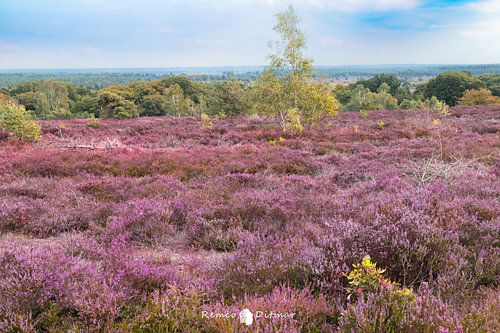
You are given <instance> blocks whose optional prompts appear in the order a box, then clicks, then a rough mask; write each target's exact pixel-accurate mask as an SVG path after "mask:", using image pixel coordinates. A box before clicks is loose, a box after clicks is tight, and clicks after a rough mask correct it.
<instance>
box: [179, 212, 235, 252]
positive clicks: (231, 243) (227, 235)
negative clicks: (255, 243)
mask: <svg viewBox="0 0 500 333" xmlns="http://www.w3.org/2000/svg"><path fill="white" fill-rule="evenodd" d="M188 233H189V239H190V244H191V245H192V246H194V247H202V248H204V249H206V250H215V251H221V252H231V251H234V250H235V249H236V247H237V246H238V243H239V242H240V239H244V236H243V230H242V227H241V221H239V220H238V219H235V218H231V219H229V220H228V221H226V220H221V219H209V220H207V219H200V220H198V221H197V222H196V224H194V225H193V226H191V227H190V228H189V230H188Z"/></svg>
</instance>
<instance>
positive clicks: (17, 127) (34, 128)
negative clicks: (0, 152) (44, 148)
mask: <svg viewBox="0 0 500 333" xmlns="http://www.w3.org/2000/svg"><path fill="white" fill-rule="evenodd" d="M0 126H1V127H4V128H5V129H6V130H7V132H9V133H10V134H11V135H12V138H14V139H17V140H21V141H37V140H39V139H40V137H41V135H42V131H41V128H40V126H39V125H38V124H37V123H35V122H34V121H33V120H32V116H31V114H30V113H29V112H28V111H26V109H25V108H24V106H20V105H15V104H4V105H1V106H0Z"/></svg>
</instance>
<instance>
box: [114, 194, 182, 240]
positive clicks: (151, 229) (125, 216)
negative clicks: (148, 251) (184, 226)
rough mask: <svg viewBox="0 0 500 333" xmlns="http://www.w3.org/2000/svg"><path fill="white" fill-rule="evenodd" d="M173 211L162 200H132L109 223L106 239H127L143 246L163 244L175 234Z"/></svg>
mask: <svg viewBox="0 0 500 333" xmlns="http://www.w3.org/2000/svg"><path fill="white" fill-rule="evenodd" d="M170 218H171V210H170V208H169V205H168V203H166V202H164V201H163V200H162V199H161V198H158V197H156V198H151V199H150V198H147V199H137V200H131V201H129V202H127V203H126V204H123V205H121V206H119V207H118V208H117V209H116V212H115V213H114V214H113V216H112V217H110V219H109V220H108V222H107V226H106V231H105V237H106V238H107V239H111V240H112V239H114V238H116V237H119V236H124V237H125V239H127V240H129V241H131V242H135V243H142V244H161V243H162V242H163V241H164V240H165V239H166V237H168V236H170V235H172V234H173V233H174V232H175V227H174V226H173V225H171V224H170V223H169V222H170Z"/></svg>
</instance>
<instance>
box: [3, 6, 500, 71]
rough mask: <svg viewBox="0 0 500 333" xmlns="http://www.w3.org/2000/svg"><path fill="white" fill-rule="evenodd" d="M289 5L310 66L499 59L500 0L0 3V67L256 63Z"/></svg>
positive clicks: (265, 53) (264, 56)
mask: <svg viewBox="0 0 500 333" xmlns="http://www.w3.org/2000/svg"><path fill="white" fill-rule="evenodd" d="M289 4H293V6H294V8H295V11H296V12H297V13H298V15H299V16H300V17H301V19H302V22H301V27H302V29H303V30H304V31H305V33H306V36H307V43H308V49H307V50H306V52H305V53H306V55H307V56H309V57H311V58H313V59H314V63H315V64H316V65H368V64H472V63H476V64H477V63H480V64H486V63H500V0H474V1H466V0H436V1H427V0H288V1H284V0H283V1H282V0H0V69H26V68H138V67H141V68H142V67H147V68H158V67H197V66H243V65H263V64H266V62H267V56H268V55H269V54H270V52H271V50H270V49H269V48H268V43H269V41H271V40H275V39H276V38H277V36H276V35H275V34H274V32H273V30H272V28H273V25H274V23H275V22H276V18H275V17H274V14H275V13H277V12H280V11H283V10H285V9H286V8H287V6H288V5H289Z"/></svg>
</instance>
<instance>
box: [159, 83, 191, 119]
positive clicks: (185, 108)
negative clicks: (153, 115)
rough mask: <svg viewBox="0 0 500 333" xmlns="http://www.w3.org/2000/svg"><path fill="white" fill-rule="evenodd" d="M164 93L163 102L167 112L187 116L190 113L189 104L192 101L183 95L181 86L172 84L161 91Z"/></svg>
mask: <svg viewBox="0 0 500 333" xmlns="http://www.w3.org/2000/svg"><path fill="white" fill-rule="evenodd" d="M163 94H164V95H165V103H166V110H167V114H170V115H174V116H187V115H189V114H191V110H192V109H191V106H192V104H193V102H192V101H191V100H190V99H189V98H185V97H184V91H183V90H182V88H181V86H180V85H178V84H174V85H173V86H170V87H169V88H167V89H165V91H164V92H163Z"/></svg>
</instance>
